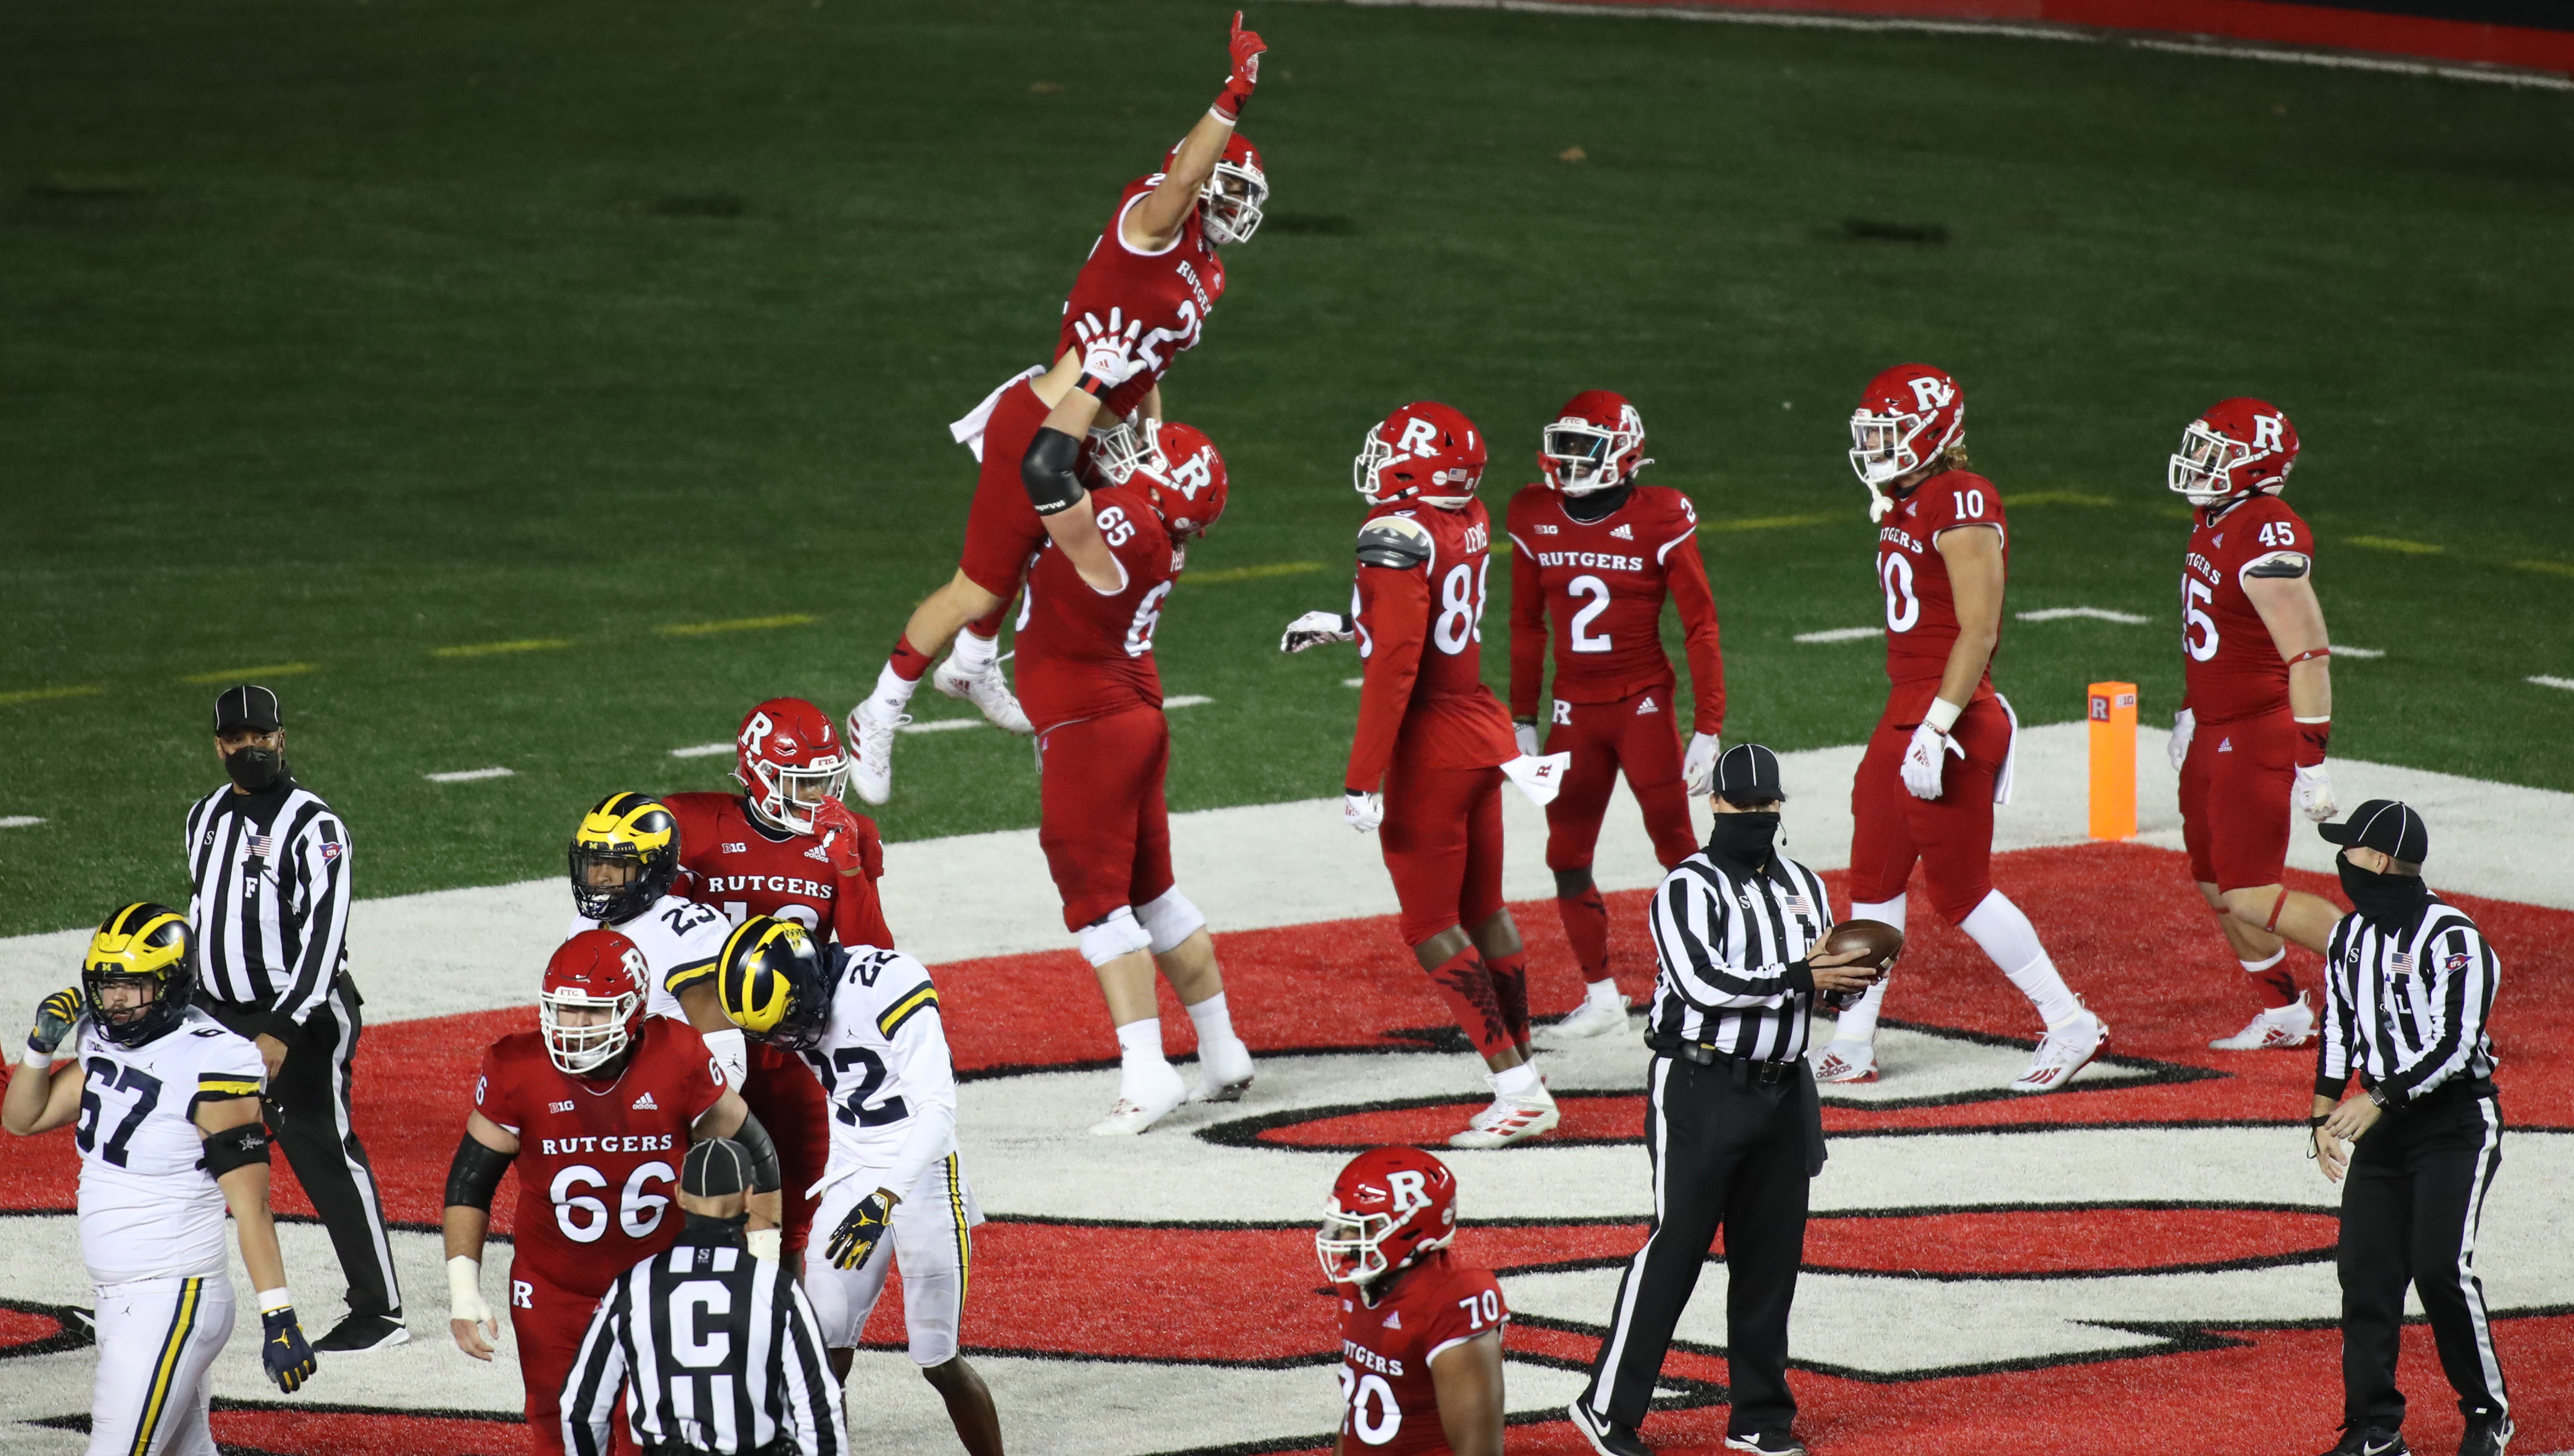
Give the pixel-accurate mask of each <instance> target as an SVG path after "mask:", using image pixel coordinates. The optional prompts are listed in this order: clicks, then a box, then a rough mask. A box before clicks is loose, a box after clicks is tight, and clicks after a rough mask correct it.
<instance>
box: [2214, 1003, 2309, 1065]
mask: <svg viewBox="0 0 2574 1456" xmlns="http://www.w3.org/2000/svg"><path fill="white" fill-rule="evenodd" d="M2314 1039H2315V1012H2314V1008H2313V1007H2312V1006H2309V1005H2307V1004H2306V993H2305V992H2304V991H2299V992H2297V998H2296V999H2295V1000H2293V1001H2290V1002H2289V1003H2288V1004H2286V1005H2284V1006H2276V1007H2273V1008H2271V1009H2270V1010H2267V1011H2263V1012H2261V1013H2260V1014H2259V1015H2257V1016H2254V1017H2253V1018H2252V1019H2251V1021H2250V1022H2249V1023H2248V1024H2246V1025H2245V1026H2244V1028H2243V1029H2242V1030H2240V1031H2237V1032H2235V1033H2234V1034H2233V1035H2231V1036H2220V1037H2218V1038H2217V1039H2216V1040H2214V1041H2211V1042H2209V1043H2207V1047H2208V1049H2209V1050H2210V1051H2284V1050H2286V1049H2287V1048H2289V1047H2291V1046H2303V1045H2305V1044H2306V1043H2307V1042H2309V1041H2312V1040H2314Z"/></svg>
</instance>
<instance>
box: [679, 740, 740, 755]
mask: <svg viewBox="0 0 2574 1456" xmlns="http://www.w3.org/2000/svg"><path fill="white" fill-rule="evenodd" d="M732 749H733V743H732V740H731V739H730V738H726V739H724V740H723V741H722V742H720V743H692V744H690V745H688V746H687V747H684V748H672V749H671V750H670V756H671V757H673V758H711V757H713V756H714V755H716V754H717V753H729V752H731V751H732Z"/></svg>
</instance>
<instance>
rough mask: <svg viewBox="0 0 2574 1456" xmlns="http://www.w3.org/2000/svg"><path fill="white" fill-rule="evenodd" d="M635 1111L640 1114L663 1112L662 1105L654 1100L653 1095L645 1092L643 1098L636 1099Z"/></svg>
mask: <svg viewBox="0 0 2574 1456" xmlns="http://www.w3.org/2000/svg"><path fill="white" fill-rule="evenodd" d="M635 1110H636V1111H638V1112H658V1111H660V1110H661V1104H660V1103H658V1102H655V1101H653V1100H652V1094H651V1093H650V1092H645V1093H644V1094H643V1096H641V1097H638V1098H636V1099H635Z"/></svg>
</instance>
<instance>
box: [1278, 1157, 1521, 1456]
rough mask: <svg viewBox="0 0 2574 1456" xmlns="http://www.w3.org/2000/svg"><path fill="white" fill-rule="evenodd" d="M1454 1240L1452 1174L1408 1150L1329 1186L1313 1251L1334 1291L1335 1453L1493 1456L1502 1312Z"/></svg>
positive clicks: (1347, 1171)
mask: <svg viewBox="0 0 2574 1456" xmlns="http://www.w3.org/2000/svg"><path fill="white" fill-rule="evenodd" d="M1456 1235H1457V1175H1456V1174H1454V1173H1451V1172H1450V1171H1448V1165H1447V1164H1445V1163H1443V1162H1441V1161H1439V1159H1437V1158H1435V1157H1432V1156H1431V1155H1430V1154H1428V1153H1426V1152H1423V1151H1422V1150H1421V1149H1419V1148H1417V1147H1380V1148H1376V1149H1374V1150H1373V1151H1369V1152H1363V1153H1360V1154H1359V1155H1358V1156H1357V1157H1354V1158H1352V1159H1350V1161H1349V1165H1348V1166H1346V1167H1344V1168H1342V1169H1341V1176H1340V1177H1339V1178H1338V1179H1336V1180H1334V1182H1333V1183H1332V1201H1331V1202H1330V1204H1329V1205H1327V1211H1326V1212H1325V1213H1324V1215H1323V1226H1322V1228H1320V1229H1319V1230H1317V1231H1316V1232H1315V1234H1314V1252H1315V1253H1316V1255H1318V1256H1319V1257H1320V1258H1321V1259H1322V1261H1323V1277H1324V1278H1326V1279H1329V1280H1331V1281H1332V1284H1333V1286H1334V1287H1335V1288H1336V1289H1338V1290H1339V1291H1340V1294H1341V1430H1340V1435H1339V1437H1338V1439H1337V1440H1336V1441H1335V1442H1334V1444H1333V1447H1332V1449H1333V1451H1334V1452H1335V1453H1336V1456H1357V1453H1358V1452H1361V1451H1368V1452H1380V1453H1385V1456H1501V1451H1502V1326H1503V1324H1504V1323H1505V1322H1507V1321H1508V1320H1509V1319H1510V1317H1511V1314H1510V1310H1509V1309H1508V1308H1506V1307H1505V1306H1504V1305H1503V1303H1502V1289H1501V1285H1500V1284H1498V1283H1496V1282H1495V1281H1494V1279H1493V1276H1492V1274H1491V1273H1490V1272H1489V1271H1487V1270H1484V1269H1479V1268H1477V1267H1475V1266H1474V1265H1472V1264H1469V1263H1467V1262H1466V1261H1464V1260H1463V1259H1460V1258H1458V1257H1457V1256H1456V1255H1454V1254H1452V1253H1450V1252H1449V1250H1448V1241H1449V1240H1450V1239H1452V1238H1454V1237H1456Z"/></svg>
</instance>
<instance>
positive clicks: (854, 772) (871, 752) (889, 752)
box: [848, 700, 911, 803]
mask: <svg viewBox="0 0 2574 1456" xmlns="http://www.w3.org/2000/svg"><path fill="white" fill-rule="evenodd" d="M870 701H872V700H870ZM909 722H911V716H910V715H909V714H904V713H897V714H895V715H894V716H893V717H891V718H886V719H879V718H877V717H876V716H875V715H874V714H872V713H869V712H867V705H866V704H865V703H861V704H859V705H858V706H857V707H855V708H852V709H850V710H849V723H848V728H849V741H850V742H853V743H855V744H857V745H858V760H857V761H856V762H854V763H852V764H850V765H849V786H850V787H852V788H855V789H856V790H857V791H858V797H860V798H863V799H865V800H866V801H867V802H869V803H882V802H884V801H885V800H886V799H888V798H890V797H892V796H893V735H894V732H895V730H896V729H898V728H901V727H902V726H903V725H904V724H907V723H909Z"/></svg>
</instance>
